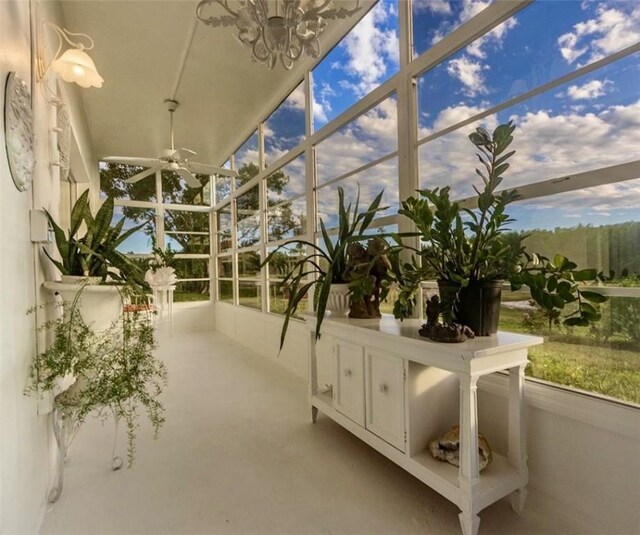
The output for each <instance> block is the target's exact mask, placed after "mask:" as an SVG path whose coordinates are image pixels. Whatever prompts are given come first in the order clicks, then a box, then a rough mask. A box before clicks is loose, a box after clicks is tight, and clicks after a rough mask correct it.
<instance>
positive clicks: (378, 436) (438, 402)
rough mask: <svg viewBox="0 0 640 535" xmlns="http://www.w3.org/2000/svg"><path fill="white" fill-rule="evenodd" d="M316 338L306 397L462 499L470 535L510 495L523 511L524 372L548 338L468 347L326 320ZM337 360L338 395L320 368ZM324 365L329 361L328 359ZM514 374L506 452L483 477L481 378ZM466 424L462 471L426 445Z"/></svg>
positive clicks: (368, 323)
mask: <svg viewBox="0 0 640 535" xmlns="http://www.w3.org/2000/svg"><path fill="white" fill-rule="evenodd" d="M307 326H308V328H309V336H310V337H311V352H310V356H309V399H310V402H311V415H312V419H313V421H315V419H316V417H317V414H318V411H322V412H323V413H324V414H326V415H327V416H329V417H330V418H332V419H333V420H334V421H336V422H337V423H338V424H340V425H341V426H343V427H344V428H345V429H348V430H349V431H350V432H351V433H353V434H354V435H355V436H357V437H358V438H360V439H361V440H363V441H364V442H366V443H367V444H369V445H370V446H371V447H373V448H375V449H376V450H377V451H379V452H380V453H382V454H383V455H385V456H386V457H388V458H389V459H391V460H392V461H394V462H395V463H397V464H398V465H399V466H401V467H402V468H404V469H405V470H407V471H408V472H410V473H411V474H413V475H414V476H415V477H417V478H418V479H420V480H421V481H422V482H424V483H425V484H427V485H429V486H430V487H431V488H433V489H434V490H436V491H437V492H439V493H440V494H442V495H443V496H444V497H445V498H447V499H448V500H450V501H452V502H453V503H455V504H456V505H457V506H458V507H459V508H460V510H461V513H460V515H459V519H460V526H461V528H462V531H463V533H464V534H465V535H476V534H477V532H478V526H479V524H480V517H479V516H478V513H479V512H480V511H482V509H484V508H485V507H487V506H489V505H491V504H492V503H494V502H496V501H497V500H499V499H501V498H504V497H506V496H510V498H511V505H512V507H513V508H514V509H515V510H516V511H520V510H521V509H522V507H523V506H524V500H525V497H526V485H527V481H528V471H527V452H526V436H525V429H526V427H525V423H524V369H525V366H526V365H527V348H528V347H530V346H533V345H537V344H541V343H542V339H541V338H538V337H533V336H524V335H519V334H512V333H502V332H499V333H498V334H497V335H495V336H487V337H478V338H476V339H474V340H469V341H467V342H465V343H463V344H437V343H434V342H431V341H429V340H426V339H424V338H422V337H420V336H419V335H418V333H417V331H418V328H419V327H420V322H419V321H418V320H405V321H404V322H398V321H396V320H393V319H392V318H382V319H380V320H352V319H348V318H345V319H332V318H329V319H325V320H324V323H323V327H322V332H323V340H327V339H330V340H332V345H333V351H327V350H326V349H327V348H326V347H324V348H323V347H322V345H323V343H320V344H318V346H316V343H315V342H316V340H315V332H314V331H315V318H314V317H310V318H309V320H308V321H307ZM327 359H328V360H331V361H332V362H331V364H332V365H333V370H334V373H333V384H332V395H331V396H329V395H328V394H327V393H326V392H327V390H326V389H325V388H320V387H319V376H320V375H321V373H320V368H321V367H322V364H323V362H319V361H326V360H327ZM324 364H325V365H326V362H324ZM500 370H507V371H508V372H509V407H508V410H509V433H508V451H507V455H506V457H505V456H502V455H499V454H497V453H496V452H494V457H493V462H492V464H491V465H490V466H488V467H487V468H486V469H485V470H484V471H483V472H482V475H480V473H479V467H478V455H477V451H478V440H477V434H476V433H477V430H478V399H477V384H478V379H479V378H480V377H482V376H483V375H486V374H489V373H493V372H496V371H500ZM455 424H457V425H459V426H460V467H459V468H456V467H454V466H451V465H448V464H447V463H442V462H439V461H437V460H435V459H434V458H433V457H432V456H431V454H430V453H429V452H428V450H427V444H428V442H429V440H431V439H432V438H434V437H435V436H438V435H440V434H442V433H444V432H445V431H447V430H448V429H449V428H450V427H451V426H452V425H455Z"/></svg>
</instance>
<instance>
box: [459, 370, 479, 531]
mask: <svg viewBox="0 0 640 535" xmlns="http://www.w3.org/2000/svg"><path fill="white" fill-rule="evenodd" d="M458 379H459V380H460V470H459V472H458V480H459V484H460V504H459V507H460V509H461V510H462V512H461V513H460V515H458V518H459V519H460V526H461V527H462V531H463V533H464V535H477V533H478V527H479V525H480V517H479V516H478V515H477V512H478V511H477V507H476V505H475V503H476V497H477V495H478V486H479V483H480V472H479V467H478V395H477V394H478V393H477V389H478V387H477V383H478V378H477V377H473V376H469V375H459V376H458Z"/></svg>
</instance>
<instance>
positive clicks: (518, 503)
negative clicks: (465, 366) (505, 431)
mask: <svg viewBox="0 0 640 535" xmlns="http://www.w3.org/2000/svg"><path fill="white" fill-rule="evenodd" d="M525 366H526V364H521V365H520V366H515V367H513V368H509V451H508V457H509V462H510V463H511V465H512V466H513V467H514V468H516V469H517V470H518V473H519V475H520V478H521V482H522V484H521V487H520V488H519V489H518V490H517V491H516V492H514V493H513V494H512V495H511V497H510V499H511V508H512V509H513V510H514V511H515V512H516V513H518V514H520V513H522V510H523V509H524V503H525V500H526V499H527V487H526V485H527V482H528V480H529V472H528V468H527V426H526V421H525V414H524V411H525V402H524V371H525Z"/></svg>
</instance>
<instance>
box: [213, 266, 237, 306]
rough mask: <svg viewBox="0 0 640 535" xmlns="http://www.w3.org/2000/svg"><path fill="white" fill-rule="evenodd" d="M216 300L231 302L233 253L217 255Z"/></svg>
mask: <svg viewBox="0 0 640 535" xmlns="http://www.w3.org/2000/svg"><path fill="white" fill-rule="evenodd" d="M216 275H217V276H216V280H217V281H218V301H223V302H225V303H233V255H225V256H218V261H217V274H216Z"/></svg>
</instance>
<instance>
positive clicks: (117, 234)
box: [44, 190, 147, 291]
mask: <svg viewBox="0 0 640 535" xmlns="http://www.w3.org/2000/svg"><path fill="white" fill-rule="evenodd" d="M113 212H114V203H113V198H112V197H109V198H108V199H106V200H105V201H104V202H103V203H102V206H101V207H100V209H99V210H98V212H97V213H96V215H95V217H94V216H93V215H92V214H91V209H90V206H89V191H88V190H87V191H85V192H84V193H83V194H82V195H80V197H78V200H77V201H76V203H75V204H74V206H73V208H72V210H71V223H70V225H71V226H70V228H69V230H68V232H67V233H65V232H64V230H62V228H60V226H59V225H58V224H57V223H56V221H55V220H54V218H53V217H52V216H51V214H50V213H49V212H46V213H47V218H48V219H49V224H50V225H51V227H52V229H53V233H54V236H55V241H56V246H57V248H58V252H59V253H60V257H61V260H57V259H55V258H53V257H52V256H51V255H50V254H49V252H48V251H47V250H46V249H45V250H44V252H45V254H46V255H47V257H48V258H49V259H50V260H51V261H52V262H53V263H54V264H55V266H56V267H57V268H58V269H59V270H60V272H61V273H62V274H63V275H75V276H81V277H100V278H101V279H102V280H103V281H105V280H106V279H107V275H108V276H109V277H110V278H111V279H112V280H114V281H116V282H127V283H129V284H130V285H131V286H132V287H133V288H134V289H137V290H141V291H142V290H144V289H146V288H147V283H146V282H145V281H144V271H143V270H142V269H141V268H140V267H139V266H138V265H137V264H136V263H135V262H133V261H132V260H131V259H129V258H128V257H127V256H126V255H124V254H123V253H121V252H120V251H118V250H117V248H118V246H119V245H120V244H122V243H123V242H124V241H125V240H126V239H127V238H129V237H130V236H132V235H133V234H134V233H135V232H137V231H138V230H140V229H141V228H143V227H144V226H145V225H146V222H145V223H142V224H140V225H138V226H135V227H133V228H130V229H127V230H124V223H125V219H126V218H124V217H123V218H122V219H120V220H119V221H118V222H117V223H116V224H115V225H114V226H111V221H112V219H113ZM83 224H84V226H83ZM81 234H82V235H81Z"/></svg>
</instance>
